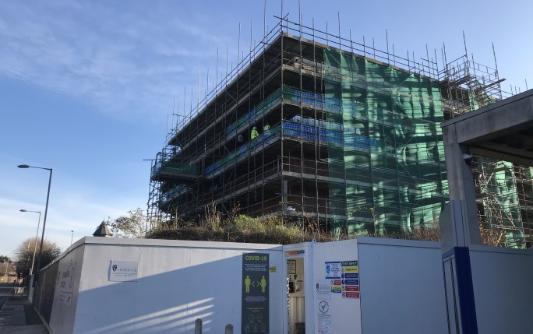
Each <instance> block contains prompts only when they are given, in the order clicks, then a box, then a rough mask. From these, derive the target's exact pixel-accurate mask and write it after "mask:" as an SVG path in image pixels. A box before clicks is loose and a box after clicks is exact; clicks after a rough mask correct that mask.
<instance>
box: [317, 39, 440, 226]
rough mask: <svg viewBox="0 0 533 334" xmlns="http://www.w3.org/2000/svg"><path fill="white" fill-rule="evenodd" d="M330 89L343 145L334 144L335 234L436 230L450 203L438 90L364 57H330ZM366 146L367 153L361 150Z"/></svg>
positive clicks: (331, 117) (330, 51) (334, 53)
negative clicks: (338, 178) (340, 177)
mask: <svg viewBox="0 0 533 334" xmlns="http://www.w3.org/2000/svg"><path fill="white" fill-rule="evenodd" d="M324 87H325V97H326V104H328V100H330V99H331V100H333V101H340V113H337V114H335V113H328V114H327V115H328V116H327V118H328V119H327V120H328V122H336V123H338V124H339V125H341V126H342V130H343V131H342V139H341V143H342V145H340V146H339V145H336V144H331V145H329V143H328V165H329V173H330V175H344V183H342V182H331V183H329V184H328V188H329V201H330V205H329V207H330V212H329V215H330V217H332V221H333V225H334V231H335V233H337V234H338V233H340V232H341V231H343V230H344V231H345V232H346V233H348V234H349V235H354V234H365V233H368V232H375V233H377V234H380V233H383V232H385V230H388V231H389V232H393V231H394V232H400V231H403V232H408V231H411V230H412V229H415V228H418V227H429V226H433V225H434V224H436V222H437V220H438V216H439V214H440V210H441V207H442V204H443V202H444V200H445V198H446V194H447V192H446V190H447V186H446V178H445V169H444V165H443V161H444V148H443V143H442V133H441V128H440V123H441V121H442V120H443V111H442V105H441V96H440V91H439V87H438V83H437V82H436V81H433V80H431V79H429V78H426V77H422V76H420V75H416V74H412V73H408V72H406V71H404V70H399V69H396V68H394V67H393V66H387V65H384V64H378V63H376V62H373V61H370V60H368V59H366V58H364V57H360V56H356V55H353V54H348V53H344V52H341V51H339V50H337V49H334V48H326V49H324ZM361 138H367V141H368V145H367V146H368V147H367V149H366V150H362V149H361V145H358V143H360V142H361Z"/></svg>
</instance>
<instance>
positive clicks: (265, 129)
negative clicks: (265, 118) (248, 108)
mask: <svg viewBox="0 0 533 334" xmlns="http://www.w3.org/2000/svg"><path fill="white" fill-rule="evenodd" d="M269 129H270V125H269V124H268V123H266V124H265V125H263V133H265V132H267V131H268V130H269Z"/></svg>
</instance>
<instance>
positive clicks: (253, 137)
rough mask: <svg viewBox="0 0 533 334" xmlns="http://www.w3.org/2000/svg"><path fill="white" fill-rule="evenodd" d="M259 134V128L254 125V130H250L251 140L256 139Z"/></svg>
mask: <svg viewBox="0 0 533 334" xmlns="http://www.w3.org/2000/svg"><path fill="white" fill-rule="evenodd" d="M258 136H259V132H258V131H257V128H256V127H255V126H254V127H253V128H252V131H250V139H251V140H254V139H255V138H257V137H258Z"/></svg>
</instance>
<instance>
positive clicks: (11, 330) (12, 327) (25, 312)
mask: <svg viewBox="0 0 533 334" xmlns="http://www.w3.org/2000/svg"><path fill="white" fill-rule="evenodd" d="M47 333H48V331H47V330H46V327H44V325H43V324H42V322H41V320H40V319H39V317H38V316H37V314H35V311H34V310H33V308H32V306H31V304H30V303H29V302H28V299H27V298H26V297H25V296H5V295H0V334H47Z"/></svg>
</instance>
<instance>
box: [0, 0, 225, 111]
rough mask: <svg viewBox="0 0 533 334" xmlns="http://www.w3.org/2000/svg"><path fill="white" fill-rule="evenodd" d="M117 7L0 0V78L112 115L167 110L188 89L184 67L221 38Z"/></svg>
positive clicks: (205, 57) (187, 23)
mask: <svg viewBox="0 0 533 334" xmlns="http://www.w3.org/2000/svg"><path fill="white" fill-rule="evenodd" d="M119 9H120V10H112V9H110V8H109V7H108V6H104V5H102V4H98V3H82V2H75V1H74V2H73V1H67V2H56V3H54V4H53V5H49V4H47V2H43V3H31V4H29V3H25V2H2V3H0V40H2V43H0V75H4V76H7V77H12V78H16V79H19V80H23V81H26V82H29V83H31V84H35V85H39V86H41V87H44V88H45V89H49V90H53V91H56V92H60V93H62V94H68V95H71V96H76V97H81V98H83V99H86V100H87V101H90V103H93V104H94V105H95V106H96V107H97V108H98V109H100V110H102V111H105V112H109V113H112V114H115V115H116V114H118V115H127V116H128V117H131V116H132V114H139V115H140V116H146V115H147V114H152V115H153V113H154V112H156V113H158V112H159V113H160V114H163V115H165V114H167V113H168V112H169V107H168V106H169V103H171V102H172V101H173V98H174V97H175V96H176V95H181V92H182V91H183V86H186V85H191V83H193V84H192V85H191V86H195V85H194V83H195V81H196V79H197V78H196V73H194V72H192V71H191V68H195V67H196V66H198V65H199V64H201V63H205V62H209V61H212V58H214V56H215V50H216V48H217V47H220V48H221V49H222V48H223V46H224V45H225V44H226V43H225V41H224V40H222V39H220V38H218V37H215V36H214V35H212V34H211V33H210V32H208V30H207V29H203V28H202V27H200V26H197V25H195V24H193V22H194V18H192V17H189V18H187V17H181V18H180V15H177V14H176V13H172V15H171V13H170V12H172V10H171V9H168V11H169V13H164V12H161V11H159V12H157V15H147V13H146V10H141V9H140V8H136V7H135V6H131V8H130V7H120V8H119ZM154 11H155V9H154ZM182 16H183V15H182ZM165 17H167V18H168V20H165ZM160 119H162V118H161V117H160Z"/></svg>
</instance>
